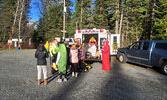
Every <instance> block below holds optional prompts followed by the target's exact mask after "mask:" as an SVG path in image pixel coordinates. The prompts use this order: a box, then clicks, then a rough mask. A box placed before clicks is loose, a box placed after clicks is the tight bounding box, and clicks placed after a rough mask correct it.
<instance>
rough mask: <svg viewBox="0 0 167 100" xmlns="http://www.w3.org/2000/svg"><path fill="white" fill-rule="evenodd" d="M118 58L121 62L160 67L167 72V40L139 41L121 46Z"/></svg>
mask: <svg viewBox="0 0 167 100" xmlns="http://www.w3.org/2000/svg"><path fill="white" fill-rule="evenodd" d="M117 58H118V60H119V61H120V62H121V63H125V62H133V63H137V64H141V65H146V66H149V67H152V66H156V67H160V68H161V69H162V71H163V73H164V74H167V40H160V41H137V42H135V43H133V44H132V45H130V46H128V47H123V48H119V49H118V52H117Z"/></svg>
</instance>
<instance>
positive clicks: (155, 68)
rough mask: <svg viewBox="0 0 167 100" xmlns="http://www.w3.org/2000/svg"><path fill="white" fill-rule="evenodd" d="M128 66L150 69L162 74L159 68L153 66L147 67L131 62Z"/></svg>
mask: <svg viewBox="0 0 167 100" xmlns="http://www.w3.org/2000/svg"><path fill="white" fill-rule="evenodd" d="M128 64H132V65H135V66H139V67H142V68H145V69H147V68H150V69H153V70H154V71H156V72H157V73H159V74H163V72H162V70H161V68H160V67H155V66H154V67H148V66H144V65H140V64H135V63H131V62H128Z"/></svg>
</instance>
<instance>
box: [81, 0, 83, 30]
mask: <svg viewBox="0 0 167 100" xmlns="http://www.w3.org/2000/svg"><path fill="white" fill-rule="evenodd" d="M82 7H83V0H82V2H81V26H80V29H82V13H83V10H82Z"/></svg>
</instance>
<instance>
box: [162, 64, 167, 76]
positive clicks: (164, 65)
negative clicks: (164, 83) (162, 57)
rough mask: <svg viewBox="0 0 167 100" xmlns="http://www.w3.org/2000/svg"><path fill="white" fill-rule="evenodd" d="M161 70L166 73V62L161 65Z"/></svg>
mask: <svg viewBox="0 0 167 100" xmlns="http://www.w3.org/2000/svg"><path fill="white" fill-rule="evenodd" d="M162 72H163V73H164V74H166V75H167V62H165V63H164V64H163V65H162Z"/></svg>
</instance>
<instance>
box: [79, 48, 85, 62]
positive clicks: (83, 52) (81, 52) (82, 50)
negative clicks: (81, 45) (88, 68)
mask: <svg viewBox="0 0 167 100" xmlns="http://www.w3.org/2000/svg"><path fill="white" fill-rule="evenodd" d="M80 59H81V60H83V59H85V50H84V49H80Z"/></svg>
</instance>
